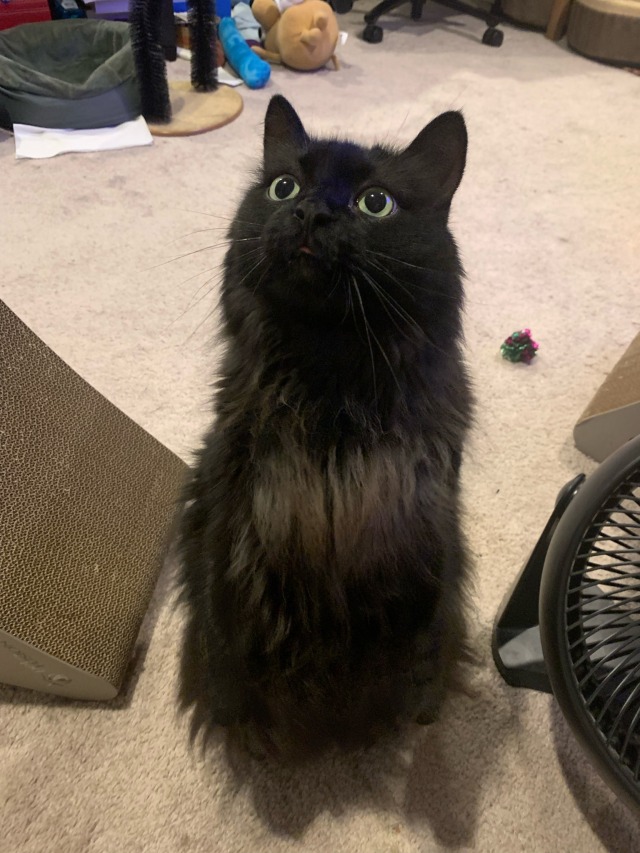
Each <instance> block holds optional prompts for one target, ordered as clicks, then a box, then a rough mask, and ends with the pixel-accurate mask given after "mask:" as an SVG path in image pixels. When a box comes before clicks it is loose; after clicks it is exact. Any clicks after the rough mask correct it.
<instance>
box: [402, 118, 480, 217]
mask: <svg viewBox="0 0 640 853" xmlns="http://www.w3.org/2000/svg"><path fill="white" fill-rule="evenodd" d="M399 159H400V161H401V163H403V165H406V166H407V167H409V168H410V170H411V171H412V172H413V173H414V174H417V175H421V176H422V177H423V178H427V179H428V183H429V190H430V194H433V197H434V199H435V201H436V204H438V205H442V206H448V205H449V204H450V203H451V199H452V198H453V195H454V193H455V191H456V190H457V189H458V186H459V184H460V181H461V180H462V175H463V173H464V167H465V163H466V161H467V127H466V125H465V122H464V118H463V117H462V113H460V112H455V111H452V112H447V113H443V114H442V115H440V116H438V117H437V118H435V119H434V120H433V121H432V122H431V123H430V124H428V125H427V126H426V127H425V128H423V130H421V131H420V133H419V134H418V135H417V136H416V138H415V139H414V140H413V142H412V143H411V145H409V147H408V148H406V149H405V150H404V151H403V152H402V154H400V157H399Z"/></svg>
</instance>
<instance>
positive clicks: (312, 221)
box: [293, 199, 331, 228]
mask: <svg viewBox="0 0 640 853" xmlns="http://www.w3.org/2000/svg"><path fill="white" fill-rule="evenodd" d="M293 215H294V216H295V217H296V219H299V220H300V222H302V223H303V225H304V226H305V227H306V228H315V227H317V226H318V225H324V224H326V223H327V222H329V221H330V219H331V211H330V210H329V208H328V206H327V205H326V204H324V203H323V202H317V201H312V200H311V199H304V200H303V201H301V202H299V204H297V205H296V207H295V208H294V211H293Z"/></svg>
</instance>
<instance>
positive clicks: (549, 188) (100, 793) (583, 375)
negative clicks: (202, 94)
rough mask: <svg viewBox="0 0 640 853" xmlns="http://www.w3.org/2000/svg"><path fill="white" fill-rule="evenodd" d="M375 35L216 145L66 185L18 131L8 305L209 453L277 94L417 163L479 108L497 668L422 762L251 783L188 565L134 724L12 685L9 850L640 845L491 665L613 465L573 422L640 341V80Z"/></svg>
mask: <svg viewBox="0 0 640 853" xmlns="http://www.w3.org/2000/svg"><path fill="white" fill-rule="evenodd" d="M367 2H369V0H367ZM356 10H357V12H359V14H360V15H361V14H362V12H363V11H364V10H365V7H364V6H363V5H357V6H356ZM360 22H361V18H359V16H358V15H357V14H356V12H353V13H351V14H350V15H348V16H346V18H343V19H342V25H343V27H345V28H346V29H348V30H349V31H350V33H351V38H350V39H349V41H348V42H347V44H346V46H345V47H344V49H343V51H342V55H343V61H344V66H343V69H342V70H341V71H339V72H337V73H336V72H331V71H324V72H322V73H319V74H315V75H303V74H299V75H298V74H295V73H292V72H288V71H285V70H283V69H274V71H273V75H272V82H271V84H270V86H269V88H268V89H267V90H266V91H258V92H251V91H247V90H245V89H243V90H242V94H243V97H244V98H245V108H244V112H243V113H242V115H241V116H240V118H239V119H238V120H237V121H235V122H234V123H233V124H231V125H229V126H228V127H225V128H223V129H221V130H219V131H217V132H214V133H211V134H207V135H204V136H199V137H194V138H190V139H182V140H170V139H168V140H158V141H157V142H156V143H155V144H154V146H153V147H152V148H150V149H142V150H136V151H123V152H115V153H108V154H107V153H105V154H85V155H68V156H64V157H59V158H57V159H54V160H49V161H41V162H35V161H22V162H15V161H14V159H13V157H14V149H13V141H12V139H11V138H10V137H8V136H0V211H1V213H0V220H1V222H2V224H1V227H0V268H1V270H2V275H1V278H0V297H1V298H3V299H4V300H5V301H6V302H7V303H8V304H9V305H10V307H11V308H12V309H13V310H14V311H16V312H17V313H18V314H19V315H20V316H21V317H22V319H24V320H25V321H26V322H27V323H28V324H29V325H30V326H31V327H32V328H33V329H34V330H35V331H36V332H37V333H38V334H40V335H41V336H42V337H43V338H44V340H45V341H46V342H47V343H48V344H50V345H51V346H52V347H53V348H54V349H55V350H56V351H57V352H58V353H59V354H60V355H61V356H62V357H63V358H65V359H66V360H67V361H68V362H69V363H70V364H71V365H72V366H73V367H74V368H75V369H76V370H78V371H79V372H80V374H81V375H82V376H83V377H85V378H86V379H87V380H88V381H90V382H91V383H93V384H94V385H95V386H96V387H97V388H98V389H99V390H100V391H102V392H103V393H104V394H105V395H106V396H108V397H109V398H110V399H111V400H112V401H113V402H114V403H116V404H117V405H118V406H120V407H121V408H122V409H123V410H124V411H125V412H126V413H127V414H129V415H130V416H131V417H133V418H134V419H135V420H136V421H137V422H138V423H140V424H141V425H142V426H143V427H145V428H146V429H147V430H149V431H150V432H151V433H153V435H155V436H156V437H157V438H158V439H160V440H161V441H163V442H165V443H166V444H167V445H168V446H169V447H171V448H172V449H173V450H175V451H176V452H178V453H179V454H182V455H183V456H184V457H185V458H188V456H189V452H190V449H191V448H192V447H193V446H194V445H195V444H196V443H197V441H198V437H199V435H200V434H201V432H202V431H203V429H204V428H205V426H206V424H207V421H208V396H209V388H208V383H209V382H210V380H211V379H212V376H213V373H214V370H215V364H216V356H215V351H214V349H213V347H212V345H211V339H212V337H213V335H214V333H215V316H214V315H213V314H212V311H213V308H214V305H215V296H216V286H217V281H218V278H217V273H216V268H217V267H218V265H219V263H220V260H221V258H222V249H221V248H215V244H216V243H217V242H218V239H217V236H216V235H218V234H219V233H220V232H219V231H217V230H213V231H207V230H206V229H208V228H214V229H215V228H217V227H218V226H219V225H220V224H222V225H224V224H225V222H226V218H227V217H230V216H231V215H232V213H233V209H234V203H235V202H236V200H237V199H238V196H239V193H240V190H241V187H242V186H243V184H244V183H245V181H246V180H247V170H248V169H249V168H250V167H251V166H252V164H253V162H254V160H255V158H256V156H258V155H259V149H260V132H261V122H262V119H263V114H264V108H265V105H266V103H267V99H268V97H269V95H270V94H271V93H275V92H278V91H282V92H283V93H284V94H286V95H287V96H288V97H289V98H290V99H291V100H292V101H293V103H294V104H295V105H296V107H297V108H298V109H299V111H300V113H301V115H302V117H303V119H305V120H307V122H308V123H309V124H310V126H311V127H313V128H315V129H316V130H318V131H322V132H331V131H336V130H339V131H347V132H349V133H352V134H354V135H356V136H357V137H361V138H363V139H365V140H372V139H374V138H375V137H378V138H379V137H384V138H388V139H399V140H401V141H409V140H410V139H411V138H412V137H413V135H414V134H415V133H416V132H417V131H418V130H419V129H420V128H421V127H422V125H423V124H424V123H426V122H427V120H429V119H430V118H431V117H433V115H434V114H436V113H437V112H439V111H441V110H445V109H449V108H452V107H453V108H462V109H463V110H464V111H465V115H466V118H467V122H468V125H469V134H470V150H469V163H468V169H467V173H466V177H465V179H464V182H463V185H462V188H461V189H460V192H459V194H458V196H457V198H456V202H455V208H454V211H453V216H452V224H453V228H454V231H455V234H456V236H457V238H458V240H459V243H460V246H461V249H462V254H463V257H464V261H465V265H466V268H467V273H468V309H467V318H466V330H467V341H468V358H469V362H470V365H471V368H472V371H473V375H474V380H475V385H476V389H477V394H478V398H479V406H478V412H477V423H476V426H475V431H474V437H473V441H472V443H471V446H470V448H469V454H468V458H467V460H466V464H465V467H464V493H465V501H466V507H467V517H466V528H467V532H468V536H469V539H470V542H471V545H472V549H473V554H474V557H475V570H476V593H475V597H474V601H475V606H476V610H475V613H474V615H473V620H472V633H473V637H474V641H475V646H476V648H477V650H478V653H479V656H480V659H481V663H480V665H479V666H477V667H476V668H475V669H473V670H472V671H471V672H470V673H469V676H468V689H467V691H466V694H463V695H460V696H457V697H455V698H453V699H452V701H451V702H450V703H449V704H448V706H447V708H446V712H445V714H444V716H443V719H442V720H441V722H439V723H438V724H436V725H434V726H432V727H431V728H429V729H427V730H420V731H418V732H411V733H408V734H407V737H406V738H405V739H404V740H403V742H402V743H397V744H394V745H386V746H381V747H378V748H377V749H373V750H372V751H370V752H369V753H367V754H362V755H358V756H355V757H351V758H348V759H347V758H343V757H338V758H336V757H333V758H331V759H327V760H326V761H323V762H321V763H320V764H319V765H316V766H313V767H311V768H308V769H306V770H304V771H297V772H285V771H276V770H273V769H269V768H267V767H265V766H262V765H260V764H244V763H240V764H237V763H230V762H229V760H228V759H227V756H226V754H225V750H224V748H223V745H222V744H218V745H217V746H216V747H215V749H214V750H213V751H212V753H211V754H210V756H209V757H208V758H207V759H206V760H203V759H202V758H201V756H200V755H199V754H198V753H197V752H193V751H191V750H190V749H189V747H188V744H187V730H186V729H187V727H186V722H185V720H183V719H180V718H178V717H177V715H176V705H175V689H176V665H177V658H178V652H179V645H180V627H181V614H180V612H179V611H176V610H175V608H174V606H173V597H172V588H171V567H170V566H169V567H167V570H166V571H165V573H164V574H163V576H162V579H161V582H160V584H159V586H158V589H157V592H156V595H155V597H154V600H153V604H152V608H151V610H150V613H149V616H148V619H147V620H146V622H145V624H144V627H143V630H142V633H141V636H140V652H141V658H140V663H139V665H138V668H137V671H136V675H135V678H134V679H133V681H132V682H131V683H130V684H129V685H128V687H127V690H126V691H125V693H124V695H123V697H121V699H119V700H118V701H116V702H115V703H114V704H113V705H112V706H106V705H105V706H96V705H88V704H87V705H83V704H79V703H78V704H74V703H69V702H65V701H58V700H55V699H53V698H49V697H47V696H44V695H37V694H32V693H28V692H26V691H20V690H14V689H11V688H2V689H0V792H1V803H2V805H1V813H0V827H1V835H2V840H1V841H0V849H1V850H2V851H3V853H116V851H126V853H139V851H140V853H142V851H144V853H156V851H157V853H178V851H188V853H214V851H215V853H218V851H220V853H284V851H294V850H305V851H323V853H325V852H326V853H339V851H345V853H356V851H366V853H431V851H445V850H453V851H471V850H473V851H483V853H502V851H509V853H525V851H526V853H559V851H567V853H576V851H580V853H582V852H583V851H584V853H600V851H605V850H606V851H611V853H614V851H615V853H632V851H634V850H638V849H640V828H638V826H637V824H636V823H635V822H634V821H633V819H632V818H631V817H630V815H629V814H628V813H627V812H626V811H625V809H624V808H623V807H622V806H621V805H620V804H619V803H617V802H616V801H615V798H614V797H613V795H611V794H610V793H609V792H608V789H606V788H605V786H604V785H603V784H602V783H601V782H600V780H599V778H598V777H597V776H596V774H595V772H594V771H593V770H592V769H591V767H590V766H589V765H588V764H587V763H586V761H585V760H584V758H583V757H582V754H581V752H580V750H579V749H578V748H577V746H576V745H575V743H574V740H573V737H572V736H571V734H570V733H569V731H568V729H567V726H566V725H565V723H564V722H563V719H562V718H561V715H560V713H559V712H558V710H557V707H556V705H555V703H554V701H553V700H551V699H550V698H549V697H547V696H543V695H538V694H533V693H528V692H519V691H515V690H512V689H509V688H507V687H506V686H505V685H504V684H503V683H502V682H501V680H500V678H499V677H498V676H497V674H496V672H495V671H494V668H493V664H492V662H491V655H490V635H491V626H492V622H493V619H494V616H495V613H496V610H497V608H498V606H499V603H500V601H501V599H502V597H503V595H504V594H505V592H506V591H507V589H508V588H509V586H510V584H511V582H512V580H513V578H514V577H515V575H516V573H517V572H518V570H519V568H520V566H521V564H522V561H523V560H524V558H525V557H526V555H527V553H528V551H529V549H530V548H531V546H532V545H533V543H534V541H535V539H536V537H537V536H538V534H539V532H540V531H541V529H542V526H543V524H544V522H545V521H546V518H547V515H548V513H549V511H550V509H551V507H552V505H553V502H554V498H555V495H556V493H557V491H558V489H559V488H560V486H561V485H562V484H564V483H565V481H566V480H568V479H569V478H571V477H573V476H574V474H576V473H578V472H579V471H583V470H584V471H587V472H589V471H591V470H592V469H593V467H594V464H593V463H592V462H591V461H590V460H588V459H586V458H585V457H583V456H582V455H581V454H580V453H578V452H577V451H576V450H575V449H574V447H573V445H572V439H571V430H572V427H573V424H574V422H575V420H576V418H577V417H578V416H579V415H580V413H581V411H582V410H583V408H584V407H585V405H586V404H587V403H588V401H589V399H590V397H591V395H592V394H593V393H594V391H595V390H596V389H597V387H598V386H599V384H600V383H601V381H602V380H603V379H604V377H605V376H606V374H607V372H608V371H609V369H610V368H611V367H612V366H613V364H614V363H615V361H616V360H617V358H618V357H619V356H620V355H621V353H622V352H623V351H624V349H625V348H626V346H627V345H628V343H629V342H630V341H631V340H632V338H633V337H634V335H635V334H636V333H637V332H638V330H639V328H640V311H639V310H638V292H639V283H638V274H639V273H640V245H639V240H638V234H639V233H640V232H639V229H638V223H639V222H640V180H639V178H640V176H639V172H638V169H639V166H640V156H639V154H638V139H639V138H640V80H638V78H637V77H634V76H633V75H631V74H628V73H626V72H624V71H620V70H615V69H613V68H608V67H605V66H601V65H597V64H595V63H591V62H589V61H587V60H585V59H582V58H580V57H578V56H576V55H573V54H571V53H569V52H568V51H567V50H566V48H565V47H564V46H563V45H557V44H552V43H550V42H548V41H546V40H545V39H544V38H543V37H542V36H541V35H539V34H536V33H531V32H524V31H518V30H515V29H512V28H505V30H506V37H505V42H504V46H503V47H502V48H501V49H500V50H494V49H490V48H487V47H484V46H483V45H481V44H480V36H481V35H482V31H483V25H482V23H480V22H479V21H474V20H471V19H469V18H463V17H459V16H445V15H444V13H442V12H439V11H430V12H429V14H428V16H427V17H426V18H425V21H424V22H423V23H420V24H417V23H413V22H411V21H410V20H409V17H408V9H407V8H406V7H405V9H404V10H403V11H402V12H401V13H399V14H397V15H394V17H393V19H392V20H391V21H390V22H389V24H388V26H387V27H386V35H385V39H384V42H383V43H382V44H380V45H375V46H374V45H368V44H365V43H363V42H362V41H360V40H359V39H358V38H356V34H357V33H358V31H359V30H360V29H361V23H360ZM171 73H172V74H181V75H182V76H184V75H185V74H186V73H187V72H186V67H185V66H184V65H183V66H182V68H180V69H178V68H176V67H174V68H172V70H171ZM217 217H222V219H218V218H217ZM209 246H214V248H211V249H207V248H206V247H209ZM199 249H205V251H202V252H198V251H197V250H199ZM189 253H190V254H189ZM181 256H184V257H181ZM212 276H213V278H212ZM522 326H530V327H531V328H532V330H533V333H534V336H535V337H536V338H537V339H538V340H539V341H540V356H539V358H538V359H536V363H535V364H533V365H532V366H531V367H528V368H527V367H524V366H520V365H518V366H514V365H511V364H508V363H507V362H505V361H503V360H501V359H500V357H499V355H498V347H499V344H500V341H501V340H502V339H503V338H504V337H505V336H506V335H507V334H509V333H510V332H512V331H513V330H514V329H517V328H519V327H522ZM0 369H1V368H0ZM2 499H3V500H10V495H3V496H2ZM467 694H468V695H467Z"/></svg>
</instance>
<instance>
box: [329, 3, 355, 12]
mask: <svg viewBox="0 0 640 853" xmlns="http://www.w3.org/2000/svg"><path fill="white" fill-rule="evenodd" d="M352 6H353V0H331V8H332V9H333V11H334V12H335V13H336V14H337V15H346V13H347V12H350V11H351V7H352Z"/></svg>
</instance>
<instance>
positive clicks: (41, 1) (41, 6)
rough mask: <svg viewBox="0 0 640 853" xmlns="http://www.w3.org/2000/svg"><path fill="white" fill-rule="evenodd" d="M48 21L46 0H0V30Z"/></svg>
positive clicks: (48, 13) (49, 13) (49, 14)
mask: <svg viewBox="0 0 640 853" xmlns="http://www.w3.org/2000/svg"><path fill="white" fill-rule="evenodd" d="M50 20H51V11H50V10H49V3H48V0H0V30H8V29H9V27H15V26H17V25H18V24H33V23H34V22H35V21H50Z"/></svg>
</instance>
